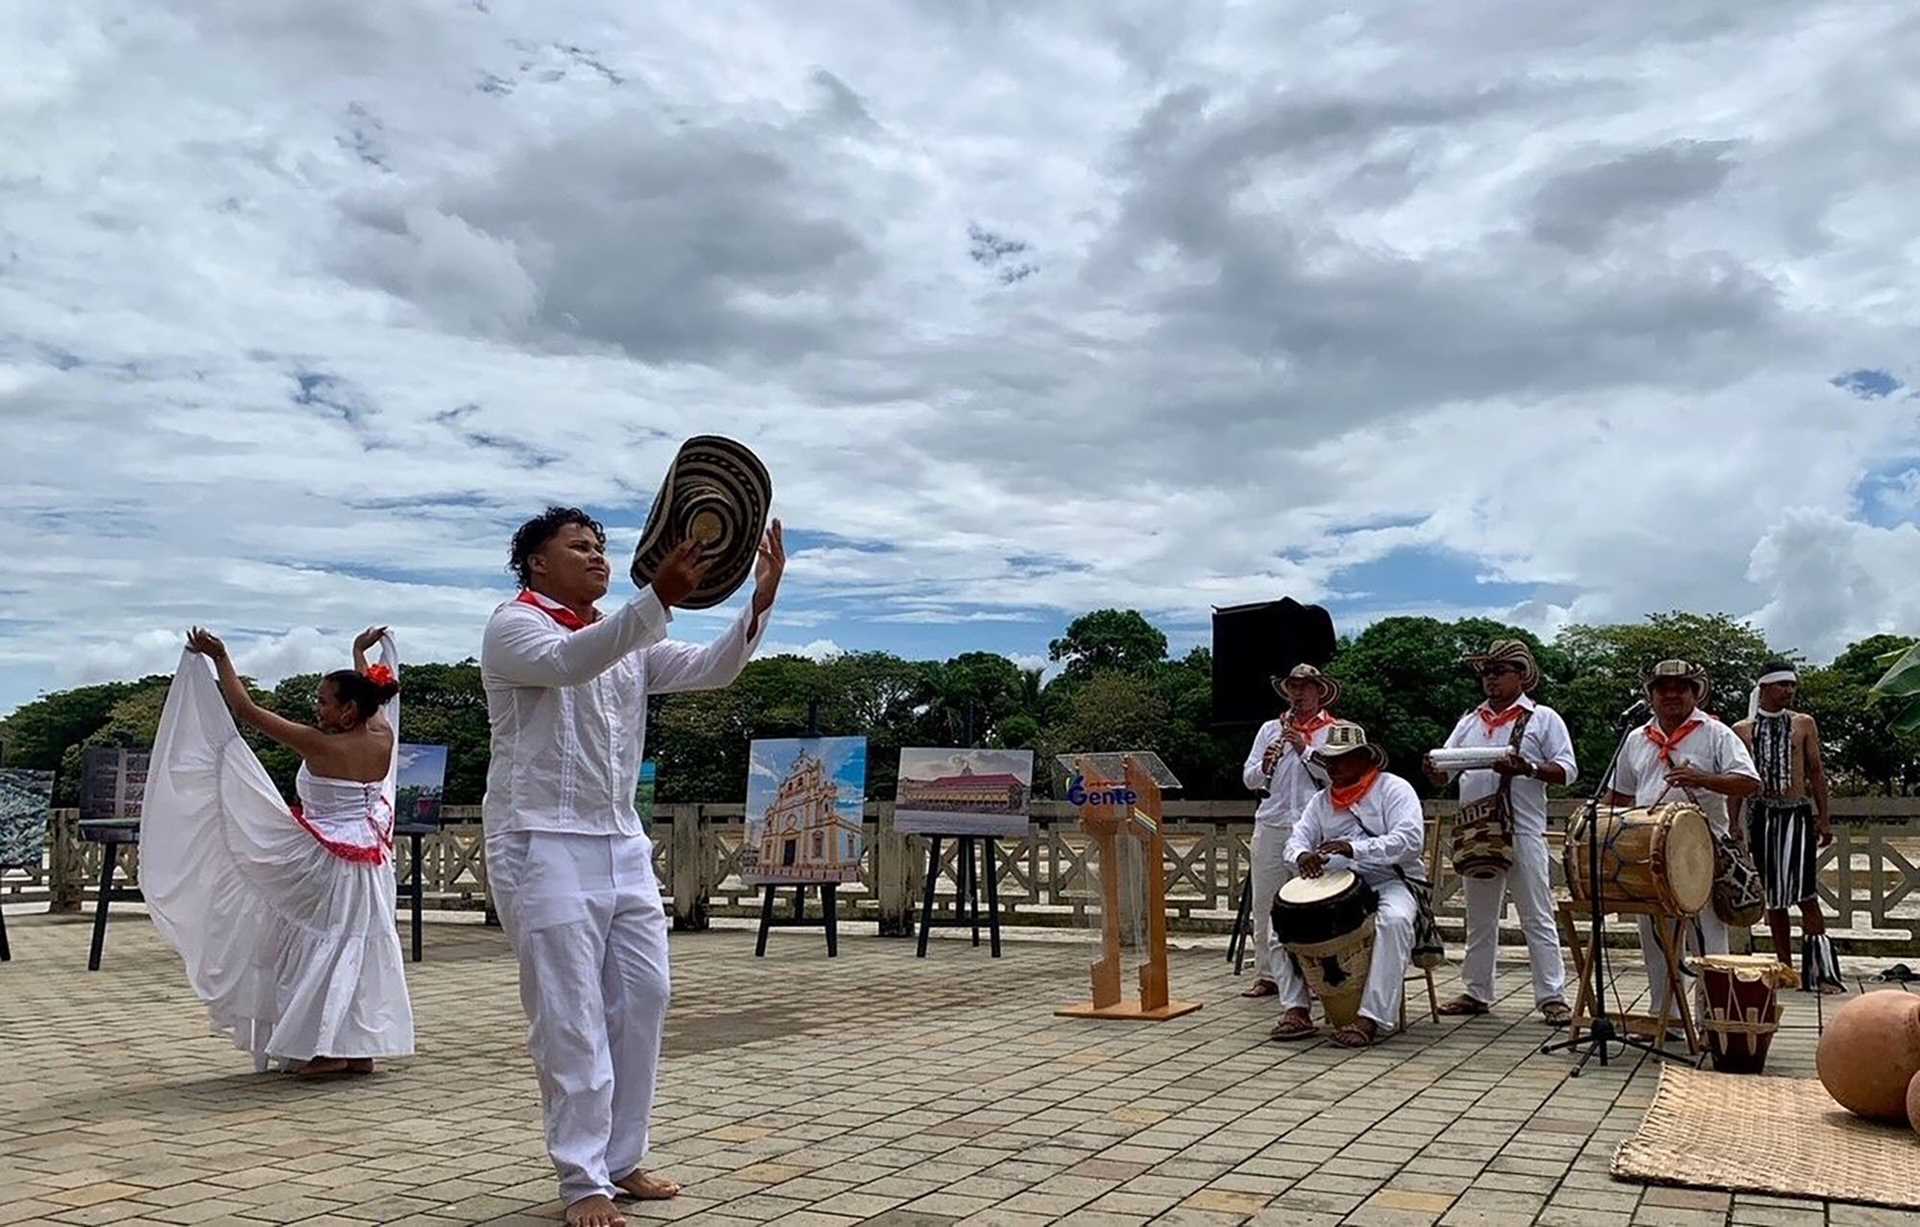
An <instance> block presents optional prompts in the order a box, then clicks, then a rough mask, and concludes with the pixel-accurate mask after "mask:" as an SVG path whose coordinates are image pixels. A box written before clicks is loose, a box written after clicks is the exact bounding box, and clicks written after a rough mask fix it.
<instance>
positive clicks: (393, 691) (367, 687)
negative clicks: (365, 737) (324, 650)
mask: <svg viewBox="0 0 1920 1227" xmlns="http://www.w3.org/2000/svg"><path fill="white" fill-rule="evenodd" d="M323 680H324V681H325V682H326V683H327V684H328V685H330V686H332V687H333V693H334V696H335V697H336V698H338V699H339V700H340V701H341V702H342V703H351V704H353V707H354V710H355V711H357V712H359V713H360V719H361V720H362V721H366V720H371V719H372V718H373V713H375V712H377V711H379V710H380V709H381V708H382V707H384V706H386V703H387V700H388V699H391V698H392V697H393V696H394V695H397V694H399V693H400V683H399V682H396V681H386V682H376V681H374V680H373V679H372V678H370V677H368V676H367V675H366V674H364V673H362V672H360V671H359V670H358V669H335V670H334V671H333V672H332V673H329V674H327V676H326V677H325V678H324V679H323Z"/></svg>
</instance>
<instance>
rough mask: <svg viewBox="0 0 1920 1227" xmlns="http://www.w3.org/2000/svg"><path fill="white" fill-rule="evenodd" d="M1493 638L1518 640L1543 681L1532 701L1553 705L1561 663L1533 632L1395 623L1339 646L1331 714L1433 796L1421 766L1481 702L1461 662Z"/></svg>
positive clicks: (1495, 625) (1486, 625)
mask: <svg viewBox="0 0 1920 1227" xmlns="http://www.w3.org/2000/svg"><path fill="white" fill-rule="evenodd" d="M1495 639H1520V640H1524V641H1525V642H1526V643H1527V644H1528V646H1530V647H1531V648H1532V649H1533V652H1534V658H1535V659H1536V660H1537V661H1538V662H1539V664H1540V670H1541V674H1542V676H1543V678H1544V679H1545V680H1544V681H1543V683H1542V685H1541V688H1540V689H1539V690H1538V691H1536V692H1535V693H1536V697H1538V698H1539V699H1540V701H1541V702H1543V703H1548V704H1552V703H1553V692H1554V684H1553V679H1555V678H1556V677H1557V676H1560V675H1561V674H1560V673H1559V671H1560V670H1564V668H1565V666H1566V661H1565V657H1564V656H1563V655H1561V654H1560V653H1558V652H1556V651H1554V650H1553V649H1551V648H1547V647H1544V646H1543V645H1542V644H1541V643H1540V641H1539V640H1538V639H1537V638H1536V637H1535V636H1534V635H1533V634H1532V633H1531V632H1528V631H1525V630H1522V629H1521V628H1519V627H1516V626H1508V625H1506V624H1505V623H1501V622H1495V621H1493V620H1491V619H1489V618H1462V619H1459V620H1458V621H1454V622H1442V621H1440V620H1439V619H1437V618H1425V617H1396V618H1382V619H1381V620H1380V621H1378V622H1375V623H1373V624H1372V625H1370V626H1368V627H1367V628H1366V629H1365V630H1363V631H1361V632H1360V634H1358V635H1356V636H1354V637H1353V638H1351V639H1347V640H1343V641H1342V642H1341V644H1340V646H1339V649H1338V651H1337V652H1336V653H1335V654H1334V658H1333V661H1332V663H1330V664H1329V665H1328V667H1327V671H1328V672H1329V673H1331V674H1333V676H1334V677H1336V678H1338V679H1339V681H1340V685H1341V696H1340V702H1339V706H1338V708H1337V710H1336V712H1335V714H1336V715H1339V716H1341V717H1343V718H1345V719H1348V720H1355V721H1358V722H1359V723H1360V724H1362V725H1364V726H1365V727H1366V730H1367V739H1368V740H1369V741H1372V742H1375V743H1377V744H1378V745H1380V746H1382V747H1383V748H1384V749H1385V750H1386V751H1387V758H1388V769H1389V770H1390V771H1392V772H1394V773H1395V774H1396V775H1400V776H1404V777H1405V778H1406V779H1407V780H1408V781H1409V782H1411V783H1412V784H1413V785H1414V787H1415V788H1417V789H1419V790H1421V791H1422V792H1428V791H1431V788H1430V786H1429V785H1428V784H1427V781H1426V777H1425V776H1424V775H1422V774H1421V772H1420V760H1421V759H1422V758H1423V757H1424V756H1425V755H1426V753H1427V751H1429V750H1432V749H1434V748H1435V747H1437V746H1439V745H1442V744H1443V743H1444V742H1445V741H1446V739H1447V735H1448V734H1450V733H1451V732H1453V726H1454V724H1455V722H1456V721H1458V720H1459V718H1460V716H1461V715H1462V714H1463V713H1465V712H1466V711H1467V710H1468V709H1470V708H1472V707H1474V706H1476V705H1478V704H1479V702H1480V699H1481V694H1480V684H1479V682H1478V681H1476V680H1475V678H1474V676H1473V674H1472V672H1471V671H1469V670H1468V669H1467V668H1466V667H1465V666H1464V665H1463V664H1462V663H1461V657H1463V656H1466V655H1469V654H1470V653H1474V652H1480V651H1484V650H1485V649H1486V647H1487V645H1488V644H1489V643H1491V642H1492V641H1493V640H1495ZM1276 710H1277V707H1276Z"/></svg>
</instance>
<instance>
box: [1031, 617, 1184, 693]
mask: <svg viewBox="0 0 1920 1227" xmlns="http://www.w3.org/2000/svg"><path fill="white" fill-rule="evenodd" d="M1047 655H1048V658H1049V659H1051V660H1056V661H1064V662H1065V664H1066V669H1065V671H1064V676H1067V677H1070V678H1071V679H1073V680H1074V681H1079V680H1081V679H1084V678H1088V677H1091V676H1092V675H1093V674H1095V673H1097V672H1099V671H1100V670H1102V669H1119V670H1122V671H1125V672H1129V673H1139V672H1143V671H1145V670H1147V669H1151V668H1152V667H1153V666H1154V665H1156V664H1158V663H1160V662H1161V661H1162V660H1164V659H1166V655H1167V637H1166V636H1165V635H1163V634H1161V633H1160V631H1159V630H1158V629H1157V628H1155V627H1154V625H1153V623H1151V622H1149V621H1147V620H1146V618H1144V617H1143V616H1141V615H1140V613H1139V612H1138V611H1136V610H1132V609H1124V610H1122V609H1096V610H1094V611H1093V612H1092V613H1087V614H1081V615H1080V616H1079V617H1077V618H1075V619H1074V620H1073V621H1072V622H1071V623H1069V624H1068V625H1067V631H1066V634H1064V635H1062V636H1061V637H1060V638H1058V639H1055V640H1054V641H1053V642H1052V643H1050V644H1048V645H1047Z"/></svg>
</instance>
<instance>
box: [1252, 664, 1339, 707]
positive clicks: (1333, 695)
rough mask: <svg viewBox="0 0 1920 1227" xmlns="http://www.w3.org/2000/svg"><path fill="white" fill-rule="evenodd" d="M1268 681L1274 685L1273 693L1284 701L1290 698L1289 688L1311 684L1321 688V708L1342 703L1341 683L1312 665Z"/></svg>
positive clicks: (1298, 668)
mask: <svg viewBox="0 0 1920 1227" xmlns="http://www.w3.org/2000/svg"><path fill="white" fill-rule="evenodd" d="M1268 680H1269V681H1270V682H1272V684H1273V692H1274V693H1275V694H1277V695H1279V696H1280V697H1281V698H1283V699H1284V698H1288V697H1289V696H1288V694H1287V688H1288V687H1290V686H1305V685H1309V684H1311V685H1314V686H1318V687H1319V688H1320V706H1321V707H1332V706H1333V705H1334V704H1335V703H1338V702H1339V701H1340V683H1339V682H1338V681H1337V680H1335V679H1334V678H1333V677H1331V676H1329V675H1328V674H1325V673H1322V672H1320V670H1318V669H1316V668H1314V667H1313V666H1312V665H1305V664H1302V665H1295V666H1294V667H1293V670H1292V672H1290V673H1288V674H1286V675H1285V676H1280V675H1275V676H1274V677H1272V678H1269V679H1268Z"/></svg>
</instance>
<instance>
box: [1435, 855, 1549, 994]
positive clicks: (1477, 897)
mask: <svg viewBox="0 0 1920 1227" xmlns="http://www.w3.org/2000/svg"><path fill="white" fill-rule="evenodd" d="M1463 885H1464V887H1465V889H1466V895H1467V960H1466V963H1465V965H1464V966H1463V967H1462V968H1461V969H1460V976H1461V979H1462V980H1463V981H1464V983H1465V987H1466V990H1467V996H1469V997H1471V998H1473V999H1474V1000H1475V1001H1478V1002H1480V1003H1481V1004H1483V1005H1492V1004H1493V1001H1494V996H1493V981H1494V960H1495V956H1496V955H1498V954H1499V950H1500V918H1501V917H1502V916H1504V915H1505V914H1506V911H1507V896H1508V895H1512V896H1513V904H1514V907H1515V908H1516V909H1517V910H1518V911H1519V913H1520V931H1521V932H1522V933H1524V934H1526V938H1527V962H1528V964H1529V965H1531V967H1532V968H1533V1004H1534V1005H1536V1006H1542V1005H1545V1004H1547V1002H1549V1001H1562V1002H1564V1001H1565V1000H1566V997H1565V993H1566V988H1567V968H1566V963H1565V962H1563V961H1562V959H1561V955H1560V929H1559V926H1558V924H1557V923H1556V922H1555V920H1554V911H1553V881H1552V879H1551V878H1550V877H1548V874H1547V837H1546V836H1545V835H1536V834H1533V833H1531V832H1525V831H1518V832H1515V833H1514V837H1513V868H1511V869H1509V870H1506V871H1504V872H1502V873H1500V874H1497V875H1495V876H1494V877H1491V878H1467V879H1466V880H1465V882H1464V883H1463Z"/></svg>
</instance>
